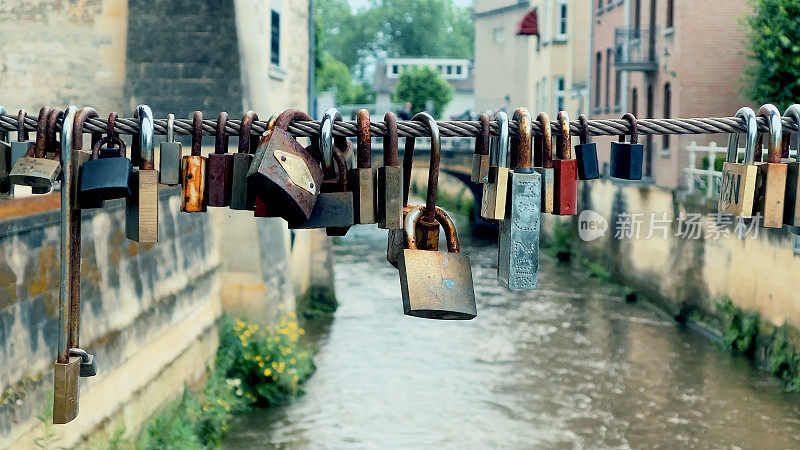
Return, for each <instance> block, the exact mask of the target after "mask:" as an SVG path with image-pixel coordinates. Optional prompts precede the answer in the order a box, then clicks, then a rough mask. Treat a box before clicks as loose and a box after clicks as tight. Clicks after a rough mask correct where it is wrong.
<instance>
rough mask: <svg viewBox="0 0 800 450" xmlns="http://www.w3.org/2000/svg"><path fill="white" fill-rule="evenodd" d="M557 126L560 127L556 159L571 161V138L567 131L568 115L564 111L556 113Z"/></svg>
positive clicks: (568, 130)
mask: <svg viewBox="0 0 800 450" xmlns="http://www.w3.org/2000/svg"><path fill="white" fill-rule="evenodd" d="M558 124H559V125H560V126H561V133H560V134H559V135H558V150H557V153H556V157H557V158H558V159H572V136H571V134H570V129H569V114H568V113H567V112H566V111H559V112H558Z"/></svg>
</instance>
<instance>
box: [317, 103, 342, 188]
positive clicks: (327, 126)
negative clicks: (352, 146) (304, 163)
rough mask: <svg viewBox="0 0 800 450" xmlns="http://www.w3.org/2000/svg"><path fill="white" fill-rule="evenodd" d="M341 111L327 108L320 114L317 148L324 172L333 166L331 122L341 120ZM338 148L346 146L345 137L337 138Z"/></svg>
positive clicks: (330, 169)
mask: <svg viewBox="0 0 800 450" xmlns="http://www.w3.org/2000/svg"><path fill="white" fill-rule="evenodd" d="M342 120H344V119H342V113H340V112H339V110H338V109H336V108H328V110H327V111H325V114H323V115H322V122H320V124H319V150H320V153H321V154H322V168H323V169H324V171H325V172H330V171H332V170H333V169H334V167H333V146H334V142H333V123H334V122H336V121H340V122H341V121H342ZM337 144H339V145H338V146H339V147H342V148H340V150H342V151H344V148H345V147H347V139H346V138H342V139H337Z"/></svg>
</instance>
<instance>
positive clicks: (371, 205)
mask: <svg viewBox="0 0 800 450" xmlns="http://www.w3.org/2000/svg"><path fill="white" fill-rule="evenodd" d="M356 121H357V127H358V138H357V145H356V148H357V155H356V158H357V160H356V166H357V167H356V168H353V169H350V170H349V172H348V176H349V184H350V186H351V187H352V190H353V208H354V210H353V212H354V219H355V220H354V221H355V223H357V224H372V223H376V222H377V220H376V219H375V170H374V169H373V168H372V138H371V135H370V121H369V111H367V110H366V109H360V110H359V111H358V113H356Z"/></svg>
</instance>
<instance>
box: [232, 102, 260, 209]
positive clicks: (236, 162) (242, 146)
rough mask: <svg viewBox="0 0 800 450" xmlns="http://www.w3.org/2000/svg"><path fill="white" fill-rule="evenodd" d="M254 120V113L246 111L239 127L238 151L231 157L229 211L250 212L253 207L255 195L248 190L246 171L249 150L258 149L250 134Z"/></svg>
mask: <svg viewBox="0 0 800 450" xmlns="http://www.w3.org/2000/svg"><path fill="white" fill-rule="evenodd" d="M256 120H258V115H257V114H256V113H255V111H247V113H246V114H245V115H244V117H242V121H241V123H240V125H239V151H238V152H237V153H234V154H233V155H232V156H233V172H232V175H231V209H235V210H252V209H253V208H254V207H255V195H254V194H253V190H252V189H248V183H247V171H248V170H250V165H251V164H252V163H253V154H252V153H251V150H255V149H256V147H258V141H257V140H256V139H257V138H256V136H253V134H252V133H251V131H252V128H253V122H254V121H256Z"/></svg>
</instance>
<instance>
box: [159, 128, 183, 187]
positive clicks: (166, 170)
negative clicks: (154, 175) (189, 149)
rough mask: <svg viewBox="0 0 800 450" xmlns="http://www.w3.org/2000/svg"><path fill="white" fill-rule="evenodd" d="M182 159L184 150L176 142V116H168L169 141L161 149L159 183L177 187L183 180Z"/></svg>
mask: <svg viewBox="0 0 800 450" xmlns="http://www.w3.org/2000/svg"><path fill="white" fill-rule="evenodd" d="M181 158H183V148H182V147H181V143H180V142H177V141H176V140H175V115H174V114H169V115H168V116H167V140H165V141H164V142H162V143H161V146H160V147H159V172H158V181H159V183H161V184H166V185H168V186H176V185H178V184H179V183H180V179H181Z"/></svg>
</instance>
